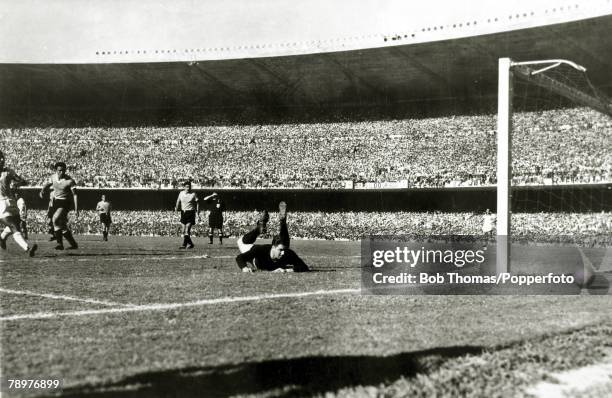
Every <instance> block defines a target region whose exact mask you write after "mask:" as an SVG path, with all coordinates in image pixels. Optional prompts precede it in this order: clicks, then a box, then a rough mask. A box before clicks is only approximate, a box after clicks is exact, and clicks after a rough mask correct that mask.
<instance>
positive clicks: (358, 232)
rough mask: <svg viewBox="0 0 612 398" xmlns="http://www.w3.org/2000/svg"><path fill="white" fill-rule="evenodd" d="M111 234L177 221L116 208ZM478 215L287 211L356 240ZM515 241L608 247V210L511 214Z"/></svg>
mask: <svg viewBox="0 0 612 398" xmlns="http://www.w3.org/2000/svg"><path fill="white" fill-rule="evenodd" d="M112 217H113V224H112V227H111V235H131V236H179V235H180V234H181V224H180V223H179V217H178V215H177V213H176V212H171V211H115V212H113V216H112ZM257 219H258V213H256V212H227V213H226V217H225V223H224V232H225V234H226V235H227V236H230V237H238V236H241V235H243V234H245V233H246V232H248V231H249V230H250V229H251V228H253V226H254V225H255V221H256V220H257ZM276 219H277V218H276V217H275V216H274V215H271V217H270V220H271V221H270V224H269V225H268V235H267V236H266V237H270V235H269V234H270V233H274V231H278V225H277V224H275V222H276V221H275V220H276ZM482 222H483V218H482V214H474V213H440V212H435V213H432V212H392V213H391V212H342V213H327V212H296V213H291V218H290V233H291V235H292V236H293V237H296V238H305V239H326V240H359V239H361V238H362V237H365V236H368V235H408V236H411V235H416V236H429V235H477V236H479V235H481V234H482V230H481V227H482ZM28 224H29V229H30V231H31V232H34V233H44V232H45V231H46V230H47V220H46V212H45V211H38V210H36V211H30V213H29V215H28ZM511 225H512V235H513V239H514V240H515V241H519V242H525V243H532V242H549V243H579V244H587V245H600V246H610V244H611V243H612V213H604V212H602V213H516V214H513V215H512V223H511ZM72 229H73V231H74V232H75V233H77V234H100V233H101V232H100V231H101V229H100V221H99V218H98V215H97V213H96V212H94V211H82V212H81V216H80V217H79V218H78V219H74V218H73V219H72ZM193 233H194V235H195V236H198V235H199V236H205V235H206V233H207V224H206V223H205V222H204V223H203V224H199V225H196V226H195V227H194V230H193Z"/></svg>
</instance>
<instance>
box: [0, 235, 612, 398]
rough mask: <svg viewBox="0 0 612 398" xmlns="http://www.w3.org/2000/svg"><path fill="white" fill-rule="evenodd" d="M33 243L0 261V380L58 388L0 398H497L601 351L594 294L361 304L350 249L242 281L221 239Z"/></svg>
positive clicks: (231, 244) (605, 301)
mask: <svg viewBox="0 0 612 398" xmlns="http://www.w3.org/2000/svg"><path fill="white" fill-rule="evenodd" d="M35 238H37V239H38V241H39V244H40V246H41V247H40V248H39V252H38V254H37V256H36V257H35V258H32V259H30V258H27V257H24V256H23V255H22V254H21V253H19V252H18V251H17V247H16V245H15V244H14V242H11V241H9V250H8V251H7V252H4V253H2V256H1V257H0V261H1V263H0V266H1V270H2V271H1V276H2V279H1V285H0V297H1V300H2V301H1V303H2V305H1V310H2V312H1V317H0V321H1V322H0V325H1V328H2V337H1V338H2V377H3V378H5V379H6V378H12V379H60V380H63V386H62V388H61V389H57V390H53V391H43V390H21V391H19V390H11V391H10V392H7V391H6V390H5V392H4V393H3V394H6V395H7V396H45V395H50V396H71V397H72V396H74V397H77V396H92V397H114V396H121V397H148V396H205V397H208V396H258V397H268V396H302V395H329V396H377V395H387V396H402V395H413V394H412V392H418V394H421V395H422V396H430V395H431V394H436V395H437V396H445V395H450V396H453V395H455V393H457V391H455V390H452V388H459V389H467V390H465V391H459V392H458V394H459V395H467V396H508V395H510V396H512V395H515V394H518V393H517V391H519V390H520V389H521V388H523V387H526V386H528V385H529V384H531V383H533V382H536V381H538V380H541V379H543V378H545V372H547V371H557V370H564V369H571V368H573V367H579V366H584V365H588V364H591V363H597V362H598V361H600V360H602V358H605V357H606V356H607V355H609V354H610V350H611V349H612V311H611V310H610V308H612V299H611V298H610V295H601V296H593V295H587V294H582V295H572V296H368V295H361V289H360V287H361V286H360V280H361V271H360V263H361V260H360V246H359V243H358V242H342V241H307V240H293V241H292V248H293V249H294V250H295V251H296V252H297V253H299V254H300V256H301V257H302V258H303V259H304V260H305V261H306V263H307V264H309V265H310V266H311V267H312V268H313V271H314V272H311V273H267V272H257V273H252V274H243V273H241V272H240V270H239V269H238V267H237V266H236V262H235V257H236V255H237V249H236V245H235V240H233V239H228V240H226V241H224V244H223V245H219V244H218V241H215V244H214V245H209V244H207V242H206V241H205V240H204V239H202V238H198V239H197V241H196V242H195V243H196V247H195V249H193V250H187V251H186V250H179V249H178V246H179V244H180V241H179V239H178V238H168V237H163V238H161V237H116V236H111V238H110V241H109V242H102V241H101V240H100V237H98V236H80V237H77V239H78V240H79V244H80V246H81V247H80V248H79V249H78V250H74V251H68V250H67V251H63V252H56V251H54V250H53V246H54V245H53V242H44V238H45V237H44V236H36V237H35ZM41 242H42V243H41ZM266 243H267V242H266ZM560 255H562V254H560ZM552 261H554V259H552ZM500 375H501V376H500ZM485 376H486V377H485ZM489 376H490V377H489ZM462 378H467V381H462V382H459V381H458V382H457V383H455V384H456V385H455V386H454V387H453V385H454V384H453V383H452V380H462ZM449 380H450V382H449ZM517 380H518V381H517ZM449 383H450V384H449ZM449 388H450V389H451V390H449ZM430 393H431V394H430Z"/></svg>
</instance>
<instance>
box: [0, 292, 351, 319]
mask: <svg viewBox="0 0 612 398" xmlns="http://www.w3.org/2000/svg"><path fill="white" fill-rule="evenodd" d="M359 291H361V289H336V290H316V291H312V292H298V293H277V294H262V295H258V296H244V297H222V298H217V299H206V300H198V301H191V302H187V303H166V304H148V305H134V306H130V307H122V308H104V309H99V310H81V311H67V312H38V313H34V314H23V315H9V316H4V317H0V322H6V321H17V320H22V319H48V318H57V317H63V316H85V315H101V314H118V313H126V312H141V311H166V310H173V309H177V308H187V307H200V306H205V305H214V304H227V303H241V302H247V301H261V300H270V299H278V298H297V297H308V296H326V295H332V294H348V293H357V292H359Z"/></svg>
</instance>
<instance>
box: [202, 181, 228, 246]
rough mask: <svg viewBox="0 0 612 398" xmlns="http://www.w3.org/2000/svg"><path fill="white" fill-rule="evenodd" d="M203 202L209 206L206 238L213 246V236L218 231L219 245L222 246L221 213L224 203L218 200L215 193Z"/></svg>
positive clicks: (223, 209)
mask: <svg viewBox="0 0 612 398" xmlns="http://www.w3.org/2000/svg"><path fill="white" fill-rule="evenodd" d="M204 201H205V202H206V203H208V204H209V205H210V209H209V214H208V238H209V239H210V242H208V243H210V244H211V245H212V244H213V236H214V232H215V229H216V230H218V231H219V243H220V244H223V212H225V203H223V201H222V200H221V198H219V195H218V194H217V193H216V192H213V193H212V195H209V196H207V197H205V198H204Z"/></svg>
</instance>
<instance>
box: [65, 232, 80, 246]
mask: <svg viewBox="0 0 612 398" xmlns="http://www.w3.org/2000/svg"><path fill="white" fill-rule="evenodd" d="M63 235H64V238H66V240H67V241H68V243H69V244H70V248H71V249H78V248H79V245H78V244H77V242H76V240H74V237H73V236H72V232H70V230H66V231H64V233H63Z"/></svg>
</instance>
